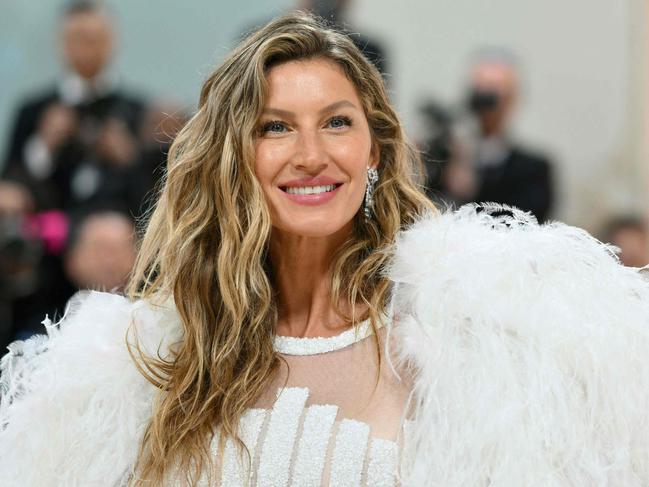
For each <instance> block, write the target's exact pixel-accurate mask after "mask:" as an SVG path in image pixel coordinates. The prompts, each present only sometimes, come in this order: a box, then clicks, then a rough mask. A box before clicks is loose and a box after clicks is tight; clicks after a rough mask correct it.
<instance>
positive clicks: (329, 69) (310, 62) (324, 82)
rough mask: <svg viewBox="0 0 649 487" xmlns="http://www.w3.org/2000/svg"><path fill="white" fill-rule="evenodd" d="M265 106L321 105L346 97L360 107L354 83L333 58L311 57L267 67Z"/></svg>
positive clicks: (299, 106)
mask: <svg viewBox="0 0 649 487" xmlns="http://www.w3.org/2000/svg"><path fill="white" fill-rule="evenodd" d="M267 80H268V92H267V98H266V103H265V108H277V107H278V106H279V105H281V108H286V107H290V106H294V107H295V108H307V107H312V108H316V107H322V106H327V105H330V104H331V103H333V102H335V101H338V100H348V101H349V102H351V104H353V105H355V106H356V107H358V108H360V106H361V103H360V99H359V97H358V93H357V92H356V87H355V86H354V84H353V83H352V82H351V81H350V80H349V78H347V76H346V74H345V72H344V71H343V69H342V68H341V67H340V66H339V65H338V64H336V63H335V62H333V61H331V60H328V59H324V58H313V59H304V60H296V61H287V62H285V63H281V64H278V65H276V66H273V67H272V68H270V70H269V71H268V75H267Z"/></svg>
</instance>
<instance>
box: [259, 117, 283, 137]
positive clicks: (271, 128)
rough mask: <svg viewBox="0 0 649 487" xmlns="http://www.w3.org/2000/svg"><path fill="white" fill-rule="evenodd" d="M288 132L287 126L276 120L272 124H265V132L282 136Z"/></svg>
mask: <svg viewBox="0 0 649 487" xmlns="http://www.w3.org/2000/svg"><path fill="white" fill-rule="evenodd" d="M285 131H286V126H285V125H284V124H283V123H282V122H278V121H276V120H274V121H272V122H268V123H266V124H264V126H263V132H264V133H266V132H271V133H274V134H281V133H282V132H285Z"/></svg>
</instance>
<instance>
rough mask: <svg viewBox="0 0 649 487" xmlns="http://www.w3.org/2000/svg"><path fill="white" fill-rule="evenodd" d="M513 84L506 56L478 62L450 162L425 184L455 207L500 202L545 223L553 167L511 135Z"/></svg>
mask: <svg viewBox="0 0 649 487" xmlns="http://www.w3.org/2000/svg"><path fill="white" fill-rule="evenodd" d="M518 85H519V79H518V72H517V68H516V63H515V62H514V60H513V58H512V57H511V55H509V54H508V53H506V52H495V51H494V52H488V53H484V54H483V55H481V56H480V57H479V58H477V61H476V62H475V63H474V64H473V66H472V68H471V72H470V78H469V89H468V97H467V104H468V108H469V110H470V114H471V117H470V118H471V123H470V124H469V129H468V130H464V132H465V133H463V134H462V133H461V132H462V131H461V130H460V131H458V132H460V135H456V136H455V137H454V141H453V143H452V144H449V147H453V150H452V151H451V152H452V154H451V155H450V156H449V160H447V161H441V162H440V161H437V165H436V166H435V168H436V169H437V177H436V181H433V182H430V185H431V186H432V187H433V190H438V192H441V194H442V197H443V198H446V199H450V200H452V201H453V202H455V203H458V204H462V203H467V202H489V201H493V202H497V203H504V204H508V205H513V206H516V207H518V208H520V209H522V210H525V211H529V212H531V213H532V214H534V215H535V216H536V217H537V219H538V220H539V221H545V220H546V219H547V218H548V216H549V214H550V211H551V209H552V205H553V201H554V187H553V181H552V164H551V163H550V161H549V160H548V158H547V157H545V156H544V155H543V154H540V153H537V152H534V151H532V150H530V149H528V148H526V147H525V146H523V145H522V144H520V143H519V142H517V141H515V140H514V139H513V137H512V136H511V134H510V123H511V118H512V114H513V112H514V109H515V106H516V102H517V99H518V95H519V89H518ZM464 128H465V129H466V127H464ZM440 165H441V168H442V169H441V171H440V170H439V166H440ZM429 172H430V171H429Z"/></svg>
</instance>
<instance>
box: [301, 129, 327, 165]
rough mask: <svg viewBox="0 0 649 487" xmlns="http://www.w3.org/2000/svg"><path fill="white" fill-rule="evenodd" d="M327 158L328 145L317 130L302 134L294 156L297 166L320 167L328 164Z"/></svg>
mask: <svg viewBox="0 0 649 487" xmlns="http://www.w3.org/2000/svg"><path fill="white" fill-rule="evenodd" d="M327 160H328V154H327V149H326V146H325V144H324V141H323V140H322V138H321V137H320V136H319V134H318V133H317V132H307V133H304V132H303V133H302V134H300V137H299V139H298V141H297V148H296V151H295V156H294V164H295V166H296V167H304V168H309V169H313V168H318V167H321V166H323V165H326V164H327Z"/></svg>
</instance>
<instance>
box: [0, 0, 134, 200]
mask: <svg viewBox="0 0 649 487" xmlns="http://www.w3.org/2000/svg"><path fill="white" fill-rule="evenodd" d="M60 39H61V52H62V54H63V61H64V73H63V75H62V76H61V78H60V79H59V81H58V82H57V83H56V84H55V85H54V86H51V87H48V88H46V89H45V90H43V92H42V93H41V95H39V96H36V97H34V98H32V99H29V100H28V101H27V102H26V103H24V105H23V106H22V107H21V108H20V109H19V110H18V114H17V116H16V119H15V122H14V124H13V131H12V135H11V139H10V141H9V150H8V154H7V156H6V160H5V164H4V172H3V178H4V179H6V180H11V181H13V182H14V184H21V185H23V186H24V187H25V188H27V190H28V191H29V192H30V194H31V197H32V199H33V204H34V207H35V210H36V211H40V210H44V209H52V208H56V209H64V210H73V209H75V208H76V207H78V206H84V207H86V208H87V207H88V206H94V205H98V206H102V207H107V206H115V205H123V201H124V199H125V197H126V194H125V192H126V189H125V187H124V185H125V180H126V179H128V177H127V176H128V174H129V172H130V169H131V168H132V167H133V166H134V165H135V164H136V162H137V157H138V141H137V138H136V134H137V131H138V129H139V125H140V122H141V118H142V115H143V112H144V103H143V102H142V101H141V100H139V99H137V98H134V97H132V96H129V95H127V94H125V93H124V92H123V91H122V90H121V89H119V87H118V86H117V84H116V82H115V80H114V78H113V77H112V76H111V75H110V74H109V70H108V65H109V62H110V60H111V58H112V55H113V50H114V49H113V48H114V43H115V41H114V32H113V26H112V21H111V18H110V17H109V15H108V13H107V12H106V11H105V9H104V8H103V7H102V6H101V5H100V4H98V3H95V2H92V1H89V0H78V1H74V2H72V3H69V4H68V5H67V7H66V8H65V10H64V12H63V15H62V18H61V24H60Z"/></svg>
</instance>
